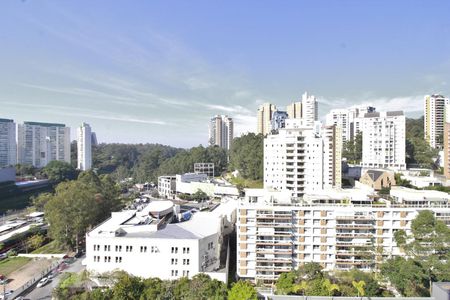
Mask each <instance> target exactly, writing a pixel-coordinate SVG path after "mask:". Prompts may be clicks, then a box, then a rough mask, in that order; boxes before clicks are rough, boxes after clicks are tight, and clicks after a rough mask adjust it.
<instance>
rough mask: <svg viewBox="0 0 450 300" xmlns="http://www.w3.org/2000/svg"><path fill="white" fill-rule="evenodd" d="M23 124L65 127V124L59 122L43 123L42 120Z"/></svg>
mask: <svg viewBox="0 0 450 300" xmlns="http://www.w3.org/2000/svg"><path fill="white" fill-rule="evenodd" d="M23 124H25V125H35V126H43V127H66V125H65V124H59V123H43V122H30V121H27V122H23Z"/></svg>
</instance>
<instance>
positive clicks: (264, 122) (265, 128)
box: [256, 103, 277, 135]
mask: <svg viewBox="0 0 450 300" xmlns="http://www.w3.org/2000/svg"><path fill="white" fill-rule="evenodd" d="M275 111H277V107H276V106H275V105H273V104H270V103H264V104H262V105H261V106H260V107H259V108H258V116H257V122H258V124H257V128H256V132H257V133H258V134H259V133H261V134H263V135H266V134H269V133H270V131H271V128H272V126H271V121H272V116H273V113H274V112H275Z"/></svg>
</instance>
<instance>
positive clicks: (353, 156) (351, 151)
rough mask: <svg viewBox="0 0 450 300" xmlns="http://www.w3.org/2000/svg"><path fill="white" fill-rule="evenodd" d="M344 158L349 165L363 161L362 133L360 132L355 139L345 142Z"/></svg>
mask: <svg viewBox="0 0 450 300" xmlns="http://www.w3.org/2000/svg"><path fill="white" fill-rule="evenodd" d="M342 146H343V147H342V148H343V150H342V157H345V158H346V159H347V161H348V162H349V163H353V164H358V163H360V162H361V159H362V132H359V133H358V134H357V135H356V136H355V138H354V139H351V140H348V141H346V142H344V144H343V145H342Z"/></svg>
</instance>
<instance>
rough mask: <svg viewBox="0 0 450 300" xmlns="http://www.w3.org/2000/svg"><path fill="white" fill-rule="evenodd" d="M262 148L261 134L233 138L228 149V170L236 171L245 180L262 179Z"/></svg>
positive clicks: (262, 138) (262, 139)
mask: <svg viewBox="0 0 450 300" xmlns="http://www.w3.org/2000/svg"><path fill="white" fill-rule="evenodd" d="M263 148H264V137H263V135H262V134H258V135H255V134H254V133H248V134H245V135H243V136H241V137H238V138H235V139H234V140H233V143H232V144H231V149H230V165H229V170H230V171H234V170H238V171H239V174H240V176H242V177H243V178H245V179H253V180H258V179H262V178H263V152H264V151H263Z"/></svg>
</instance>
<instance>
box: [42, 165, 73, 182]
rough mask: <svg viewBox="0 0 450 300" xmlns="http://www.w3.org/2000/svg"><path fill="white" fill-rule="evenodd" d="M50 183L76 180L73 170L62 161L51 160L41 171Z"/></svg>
mask: <svg viewBox="0 0 450 300" xmlns="http://www.w3.org/2000/svg"><path fill="white" fill-rule="evenodd" d="M42 172H43V173H44V174H45V175H46V177H47V178H48V179H49V180H50V181H51V182H55V183H58V182H61V181H65V180H74V179H76V178H77V171H76V170H75V168H74V167H73V166H72V165H71V164H69V163H66V162H64V161H59V160H53V161H51V162H49V163H48V164H47V165H46V166H45V167H44V168H43V170H42Z"/></svg>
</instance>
